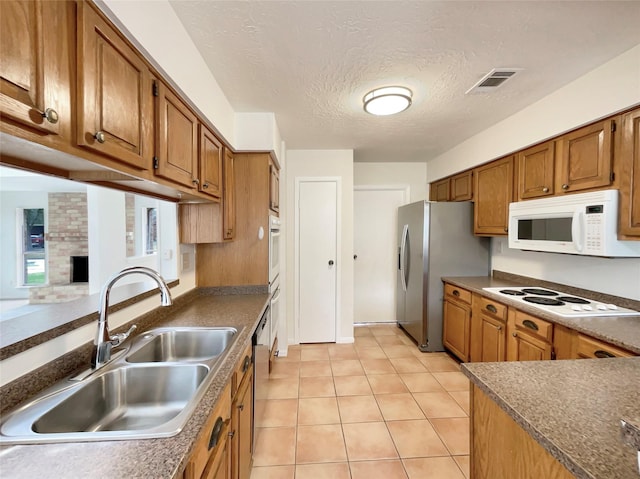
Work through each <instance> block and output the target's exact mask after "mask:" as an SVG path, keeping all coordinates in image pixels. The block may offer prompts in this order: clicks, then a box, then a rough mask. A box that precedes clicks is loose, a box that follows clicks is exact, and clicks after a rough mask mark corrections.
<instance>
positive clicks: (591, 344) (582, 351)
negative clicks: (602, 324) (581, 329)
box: [576, 334, 635, 359]
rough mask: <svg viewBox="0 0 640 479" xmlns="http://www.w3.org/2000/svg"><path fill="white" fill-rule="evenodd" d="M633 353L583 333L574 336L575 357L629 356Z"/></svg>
mask: <svg viewBox="0 0 640 479" xmlns="http://www.w3.org/2000/svg"><path fill="white" fill-rule="evenodd" d="M632 356H635V354H633V353H631V352H629V351H625V350H624V349H620V348H618V347H616V346H612V345H611V344H608V343H605V342H603V341H600V340H598V339H594V338H592V337H590V336H586V335H584V334H578V335H577V337H576V358H577V359H590V358H629V357H632Z"/></svg>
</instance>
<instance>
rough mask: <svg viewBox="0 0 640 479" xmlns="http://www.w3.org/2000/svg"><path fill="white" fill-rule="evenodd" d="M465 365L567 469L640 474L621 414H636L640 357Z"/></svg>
mask: <svg viewBox="0 0 640 479" xmlns="http://www.w3.org/2000/svg"><path fill="white" fill-rule="evenodd" d="M462 371H463V372H464V373H465V374H466V375H467V376H468V377H469V378H470V379H471V381H472V382H473V383H474V384H475V385H476V386H478V387H479V388H480V389H481V390H482V391H483V392H485V393H486V394H487V395H488V396H489V397H490V398H491V399H492V400H493V401H495V402H496V403H497V404H498V406H500V407H501V408H502V409H503V410H504V411H506V412H507V414H509V416H510V417H511V418H512V419H513V420H514V421H515V422H516V423H518V424H519V425H520V426H521V427H522V428H523V429H524V430H525V431H526V432H527V433H529V434H530V435H531V436H532V437H533V438H534V439H535V440H536V441H537V442H538V443H540V444H541V445H542V446H543V447H544V448H545V449H546V450H547V451H548V452H549V453H550V454H551V455H552V456H553V457H555V458H556V459H558V461H560V463H561V464H563V465H564V466H565V467H566V468H567V469H568V470H569V471H571V473H572V474H574V475H575V476H576V477H578V478H581V479H582V478H584V479H638V477H639V475H638V464H637V449H636V448H635V447H634V446H632V445H630V444H629V443H628V442H627V441H626V438H625V437H623V435H622V434H621V429H620V419H621V418H623V417H627V418H638V417H640V400H639V399H638V398H640V358H615V359H592V360H589V359H583V360H571V361H526V362H515V361H514V362H502V363H467V364H463V365H462Z"/></svg>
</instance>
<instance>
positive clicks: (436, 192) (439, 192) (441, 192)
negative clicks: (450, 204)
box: [429, 178, 451, 201]
mask: <svg viewBox="0 0 640 479" xmlns="http://www.w3.org/2000/svg"><path fill="white" fill-rule="evenodd" d="M450 185H451V181H450V179H449V178H445V179H444V180H440V181H435V182H433V183H431V184H430V187H429V199H430V200H431V201H449V200H450V190H449V188H450Z"/></svg>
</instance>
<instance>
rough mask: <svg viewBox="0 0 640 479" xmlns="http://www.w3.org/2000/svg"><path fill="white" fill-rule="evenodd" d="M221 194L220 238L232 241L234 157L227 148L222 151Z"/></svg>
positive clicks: (233, 229) (234, 200) (234, 198)
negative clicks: (222, 195)
mask: <svg viewBox="0 0 640 479" xmlns="http://www.w3.org/2000/svg"><path fill="white" fill-rule="evenodd" d="M222 174H223V193H224V198H223V200H222V231H223V233H222V237H223V238H224V239H225V240H232V239H233V238H235V236H236V173H235V157H234V156H233V153H232V152H231V150H229V149H228V148H225V149H224V160H223V167H222Z"/></svg>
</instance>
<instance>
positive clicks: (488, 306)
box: [487, 304, 498, 314]
mask: <svg viewBox="0 0 640 479" xmlns="http://www.w3.org/2000/svg"><path fill="white" fill-rule="evenodd" d="M487 311H491V312H492V313H493V314H496V313H497V312H498V308H496V307H495V306H494V305H493V304H487Z"/></svg>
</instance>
